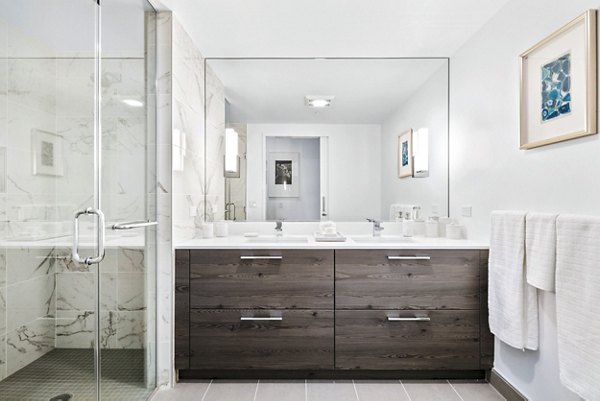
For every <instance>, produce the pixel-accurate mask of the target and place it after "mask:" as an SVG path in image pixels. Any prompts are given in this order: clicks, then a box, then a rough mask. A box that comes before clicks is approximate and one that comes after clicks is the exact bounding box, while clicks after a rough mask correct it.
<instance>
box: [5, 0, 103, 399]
mask: <svg viewBox="0 0 600 401" xmlns="http://www.w3.org/2000/svg"><path fill="white" fill-rule="evenodd" d="M99 19H100V7H99V6H98V4H97V3H96V2H95V1H92V0H83V1H82V0H63V1H60V2H54V1H51V2H43V1H42V2H41V1H39V0H19V1H10V0H0V220H1V226H0V247H1V250H0V253H1V254H0V394H1V398H7V399H33V400H36V399H44V400H48V399H51V398H53V397H61V398H62V399H69V398H76V399H93V398H95V397H96V392H97V379H96V378H97V374H96V368H95V358H94V350H95V349H96V348H95V332H96V328H95V325H94V321H95V316H97V313H96V296H95V295H96V294H95V291H96V289H97V282H96V277H97V275H96V272H97V270H96V266H95V265H88V264H85V263H77V262H76V261H75V260H74V259H73V258H72V256H71V254H72V252H71V247H72V243H73V216H74V214H75V212H76V211H77V210H82V209H86V208H88V207H92V208H96V209H97V208H98V206H99V205H98V203H97V202H98V199H99V191H97V190H96V188H97V187H96V185H95V179H94V178H95V177H96V174H95V162H96V161H97V160H98V158H97V157H96V156H97V155H98V153H97V152H96V143H95V139H96V138H97V137H98V129H99V114H98V110H99V105H98V104H97V103H96V99H98V97H97V93H96V92H97V88H98V83H99V81H98V72H97V69H98V66H99V64H98V61H99V58H98V57H99V47H98V46H97V43H98V41H97V38H98V29H99ZM92 217H93V216H90V215H85V216H84V215H82V216H81V219H80V223H81V224H80V229H81V237H80V246H79V251H78V252H79V253H80V254H81V256H82V257H83V258H87V257H92V258H94V257H97V256H98V255H99V250H98V249H97V246H96V232H97V230H96V228H95V226H96V224H97V222H96V220H95V218H92Z"/></svg>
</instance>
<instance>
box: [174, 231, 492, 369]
mask: <svg viewBox="0 0 600 401" xmlns="http://www.w3.org/2000/svg"><path fill="white" fill-rule="evenodd" d="M487 258H488V251H487V247H486V246H485V244H478V243H474V242H471V241H466V240H458V241H456V240H455V241H451V240H443V239H432V240H427V239H423V240H420V241H411V242H407V243H391V244H390V243H385V241H383V240H382V241H381V243H378V242H377V241H372V242H358V241H348V242H344V243H336V244H324V243H317V242H314V241H310V240H307V241H306V242H298V243H294V242H283V243H266V242H265V243H257V242H252V241H248V240H247V239H245V238H242V237H239V238H228V239H212V240H193V241H190V242H188V243H186V244H183V245H182V246H180V247H179V248H178V249H177V250H176V295H175V315H176V316H175V352H176V360H175V368H176V369H177V370H178V372H179V377H180V378H182V379H186V378H208V377H210V378H214V377H260V378H269V377H271V378H277V377H281V378H284V377H288V378H289V377H300V378H308V377H333V378H344V377H352V378H357V377H399V376H402V377H407V376H408V377H431V378H434V377H482V376H483V374H484V372H485V371H486V370H488V369H490V368H491V366H492V359H493V338H492V335H491V334H490V332H489V328H488V324H487Z"/></svg>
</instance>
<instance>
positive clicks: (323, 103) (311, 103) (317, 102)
mask: <svg viewBox="0 0 600 401" xmlns="http://www.w3.org/2000/svg"><path fill="white" fill-rule="evenodd" d="M334 97H335V96H331V95H328V96H317V95H306V96H304V104H305V105H306V106H308V107H316V108H323V107H329V106H331V103H332V102H333V98H334Z"/></svg>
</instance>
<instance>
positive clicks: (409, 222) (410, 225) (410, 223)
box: [402, 212, 414, 237]
mask: <svg viewBox="0 0 600 401" xmlns="http://www.w3.org/2000/svg"><path fill="white" fill-rule="evenodd" d="M413 233H414V220H413V219H412V218H411V215H410V213H409V212H407V213H406V219H405V220H404V221H403V222H402V235H404V236H405V237H412V236H413Z"/></svg>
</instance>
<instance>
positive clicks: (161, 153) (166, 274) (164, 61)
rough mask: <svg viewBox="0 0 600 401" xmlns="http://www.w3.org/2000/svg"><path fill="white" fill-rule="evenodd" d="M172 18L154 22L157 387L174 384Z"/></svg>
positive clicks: (164, 14) (162, 17)
mask: <svg viewBox="0 0 600 401" xmlns="http://www.w3.org/2000/svg"><path fill="white" fill-rule="evenodd" d="M172 54H173V18H172V14H171V12H159V13H158V20H157V66H156V68H157V71H156V76H157V80H156V81H157V88H156V92H157V105H158V107H157V116H156V118H157V163H158V167H157V174H158V177H157V188H156V192H157V193H156V198H155V199H156V210H157V219H158V228H157V236H158V243H157V249H156V251H157V252H156V259H157V266H156V268H157V285H156V291H157V294H156V297H157V320H156V325H157V339H156V341H157V350H156V352H157V353H156V359H157V361H156V364H157V370H158V372H157V375H158V377H157V384H159V385H161V384H168V383H173V381H174V380H173V367H172V366H173V324H172V323H173V293H174V276H173V266H174V255H173V225H172V217H173V177H172V176H173V169H172V154H173V150H172V141H173V136H172V133H173V117H172V113H173V93H172V77H173V69H172V64H173V55H172Z"/></svg>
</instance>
